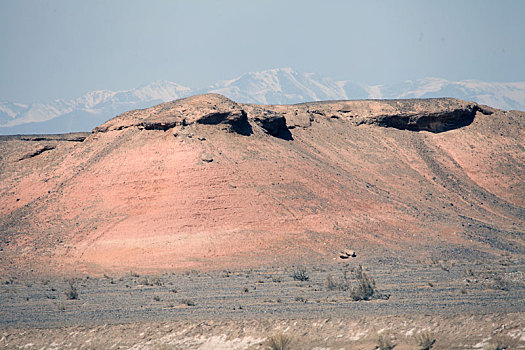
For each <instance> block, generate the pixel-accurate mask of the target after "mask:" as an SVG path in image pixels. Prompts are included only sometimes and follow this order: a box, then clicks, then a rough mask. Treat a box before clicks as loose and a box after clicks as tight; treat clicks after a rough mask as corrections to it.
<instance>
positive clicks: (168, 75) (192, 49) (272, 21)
mask: <svg viewBox="0 0 525 350" xmlns="http://www.w3.org/2000/svg"><path fill="white" fill-rule="evenodd" d="M524 14H525V1H521V0H514V1H512V0H498V1H496V0H493V1H487V0H454V1H446V0H442V1H425V0H413V1H408V0H389V1H387V0H384V1H374V0H372V1H370V0H368V1H364V0H363V1H348V0H342V1H335V0H333V1H332V0H325V1H309V0H299V1H295V0H289V1H283V0H215V1H212V0H187V1H182V0H180V1H177V0H169V1H168V0H166V1H161V0H148V1H146V0H144V1H137V0H112V1H97V0H90V1H71V0H0V101H2V100H9V101H16V102H23V103H33V102H47V101H51V100H53V99H56V98H75V97H78V96H80V95H82V94H84V93H86V92H89V91H93V90H123V89H131V88H135V87H137V86H140V85H142V84H147V83H149V82H151V81H154V80H170V81H174V82H177V83H179V84H182V85H184V86H188V87H190V88H200V87H206V86H208V85H210V84H212V83H215V82H217V81H220V80H226V79H233V78H235V77H237V76H239V75H241V74H243V73H246V72H250V71H260V70H264V69H271V68H279V67H291V68H293V69H295V70H297V71H300V72H304V73H306V72H313V73H317V74H319V75H321V76H327V77H331V78H333V79H336V80H351V81H354V82H360V83H364V84H369V85H370V84H392V83H398V82H402V81H405V80H412V79H420V78H425V77H440V78H445V79H449V80H465V79H475V80H483V81H502V82H503V81H525V40H524V38H525V21H523V15H524Z"/></svg>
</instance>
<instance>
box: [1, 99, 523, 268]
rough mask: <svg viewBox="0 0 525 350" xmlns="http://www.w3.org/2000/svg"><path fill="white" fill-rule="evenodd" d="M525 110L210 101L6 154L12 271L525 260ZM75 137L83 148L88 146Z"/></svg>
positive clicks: (5, 248)
mask: <svg viewBox="0 0 525 350" xmlns="http://www.w3.org/2000/svg"><path fill="white" fill-rule="evenodd" d="M524 117H525V113H524V112H517V111H512V112H506V111H500V110H494V109H491V108H488V107H485V106H478V105H476V104H474V103H467V102H464V101H459V100H454V99H429V100H404V101H403V100H402V101H336V102H324V103H310V104H301V105H293V106H256V105H243V104H237V103H235V102H233V101H230V100H228V99H226V98H224V97H222V96H219V95H200V96H196V97H191V98H187V99H183V100H178V101H173V102H169V103H165V104H161V105H158V106H155V107H152V108H150V109H146V110H137V111H131V112H127V113H124V114H123V115H121V116H118V117H116V118H114V119H112V120H110V121H108V122H107V123H106V124H104V125H102V126H100V127H98V128H96V129H95V130H94V132H93V133H91V134H88V135H85V136H87V137H86V138H85V140H83V141H82V142H80V140H82V138H83V135H77V136H78V138H75V137H72V136H71V135H69V136H53V137H51V136H50V137H47V138H46V137H44V138H38V137H33V138H25V139H24V138H23V137H14V136H13V137H3V138H2V139H1V140H0V157H1V162H0V164H1V165H0V235H1V236H0V237H1V242H0V248H1V251H0V270H3V271H4V272H5V271H30V270H32V271H33V272H38V273H55V272H61V273H62V272H67V273H88V272H89V273H94V274H97V273H102V272H106V271H129V270H134V271H139V272H141V271H144V272H155V271H162V270H172V269H188V268H198V269H220V268H226V267H239V266H244V267H246V266H248V267H249V266H261V265H264V264H269V263H275V262H277V263H281V262H282V263H298V262H302V263H304V262H309V261H316V260H323V259H327V258H329V259H332V258H334V257H336V256H337V253H338V252H339V251H340V250H341V249H344V248H351V249H354V250H356V251H357V252H358V254H360V255H365V256H370V257H374V256H379V255H390V256H393V255H396V256H402V257H404V258H407V259H416V258H420V257H421V256H429V255H431V254H435V253H436V252H437V253H439V254H441V255H443V256H448V257H455V258H466V259H468V258H469V257H471V256H474V255H486V256H489V255H491V254H496V253H498V254H499V253H502V252H504V253H506V254H511V255H512V254H516V255H521V256H523V254H524V252H525V241H524V236H523V233H524V232H525V215H524V214H525V209H524V205H525V200H524V198H525V185H524V184H525V145H524V140H525V137H524V130H525V118H524ZM73 136H74V135H73Z"/></svg>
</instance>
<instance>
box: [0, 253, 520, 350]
mask: <svg viewBox="0 0 525 350" xmlns="http://www.w3.org/2000/svg"><path fill="white" fill-rule="evenodd" d="M361 263H364V264H365V267H364V271H365V273H366V274H368V275H369V276H371V277H372V278H373V279H374V280H375V283H376V292H375V296H376V297H375V298H372V300H369V301H354V300H353V299H352V297H351V291H350V290H351V289H352V288H353V286H355V285H356V281H355V280H353V279H352V269H355V268H356V267H358V266H359V265H360V264H361ZM524 267H525V262H524V261H517V260H515V259H513V258H510V257H508V256H507V257H501V259H499V260H497V261H492V262H491V261H481V260H478V261H473V262H470V263H466V262H459V261H448V260H438V259H431V260H429V261H422V262H420V263H416V264H414V263H404V262H402V261H400V260H396V259H391V260H388V261H382V262H381V261H376V262H373V261H362V260H361V259H359V258H358V257H357V258H354V259H353V260H352V261H349V262H347V261H344V262H343V261H340V260H336V261H333V262H332V263H328V264H324V265H320V266H308V265H303V266H300V267H297V266H289V267H269V268H263V269H251V270H244V271H228V270H225V271H219V272H218V271H215V272H199V271H195V270H193V271H186V272H184V273H164V274H162V275H156V276H152V275H139V274H137V273H134V272H130V273H128V274H126V275H106V276H104V277H90V276H84V277H83V278H78V277H77V278H75V279H65V278H50V279H24V278H22V279H16V278H11V279H8V280H5V281H4V282H3V284H2V285H1V286H0V298H1V299H0V305H1V306H0V319H1V320H2V321H1V324H0V328H1V330H0V338H1V339H0V346H1V347H6V348H26V349H41V348H77V349H106V348H107V349H109V348H114V349H128V348H133V349H150V348H153V349H261V348H265V347H264V346H265V341H267V339H268V337H272V336H276V335H281V334H282V335H284V336H286V337H287V338H289V340H290V346H291V349H315V348H317V349H373V348H374V347H375V346H376V345H378V344H379V343H378V339H379V337H380V336H382V337H383V338H389V339H390V338H392V341H393V342H394V343H395V344H397V346H396V349H418V348H420V347H418V343H417V340H418V337H420V336H425V335H428V336H431V338H432V339H435V340H436V342H435V344H434V345H433V347H432V348H433V349H496V348H497V347H496V346H497V345H498V344H500V345H505V346H507V348H508V349H514V348H515V349H519V348H525V304H524V303H523V300H525V274H524V273H523V271H524ZM302 269H306V274H307V275H308V277H309V279H308V280H307V281H299V280H296V279H294V278H293V275H294V273H296V272H297V271H301V270H302ZM345 271H346V272H347V274H346V276H347V279H348V283H349V286H350V290H340V289H338V288H337V287H335V288H334V289H333V290H330V287H329V285H328V284H327V280H328V278H329V277H328V276H331V278H332V280H333V281H334V284H335V285H336V286H337V284H341V283H343V281H344V278H343V276H344V275H345ZM71 285H73V286H74V288H75V289H76V290H77V291H78V299H69V298H70V296H68V295H67V293H68V292H70V291H71ZM500 348H501V347H500Z"/></svg>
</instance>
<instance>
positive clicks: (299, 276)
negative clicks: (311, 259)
mask: <svg viewBox="0 0 525 350" xmlns="http://www.w3.org/2000/svg"><path fill="white" fill-rule="evenodd" d="M292 278H293V279H294V280H296V281H308V280H309V279H310V276H308V272H307V271H306V268H305V267H296V268H295V269H294V270H293V273H292Z"/></svg>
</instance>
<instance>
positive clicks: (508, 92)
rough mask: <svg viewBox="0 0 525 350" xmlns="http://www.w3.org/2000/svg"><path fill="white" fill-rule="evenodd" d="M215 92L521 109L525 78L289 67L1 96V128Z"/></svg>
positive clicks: (56, 126) (257, 98) (84, 122)
mask: <svg viewBox="0 0 525 350" xmlns="http://www.w3.org/2000/svg"><path fill="white" fill-rule="evenodd" d="M205 92H215V93H219V94H222V95H225V96H226V97H229V98H231V99H233V100H235V101H237V102H244V103H257V104H292V103H300V102H308V101H320V100H347V99H368V98H371V99H381V98H396V99H397V98H423V97H456V98H459V99H462V100H467V101H475V102H478V103H481V104H486V105H489V106H492V107H496V108H501V109H518V110H525V82H513V83H489V82H482V81H475V80H464V81H448V80H445V79H439V78H426V79H420V80H413V81H405V82H402V83H399V84H392V85H373V86H367V85H363V84H358V83H354V82H351V81H337V80H333V79H331V78H326V77H321V76H318V75H316V74H313V73H299V72H296V71H294V70H292V69H291V68H278V69H271V70H265V71H261V72H251V73H246V74H243V75H241V76H240V77H238V78H236V79H233V80H228V81H222V82H219V83H216V84H213V85H211V86H209V87H207V88H204V89H195V90H192V89H190V88H187V87H184V86H182V85H179V84H177V83H173V82H170V81H155V82H152V83H150V84H147V85H144V86H140V87H138V88H136V89H132V90H125V91H106V90H103V91H93V92H89V93H87V94H85V95H83V96H81V97H79V98H77V99H74V100H55V101H53V102H50V103H46V104H43V103H35V104H30V105H25V104H20V103H15V102H9V101H4V102H0V134H3V135H9V134H42V133H65V132H71V131H89V130H91V129H92V128H94V127H95V126H97V125H99V124H101V123H103V122H104V121H106V120H108V119H110V118H112V117H114V116H115V115H117V114H120V113H122V112H124V111H127V110H130V109H137V108H146V107H150V106H153V105H156V104H158V103H161V102H166V101H171V100H175V99H178V98H182V97H186V96H190V95H194V94H199V93H205Z"/></svg>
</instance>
